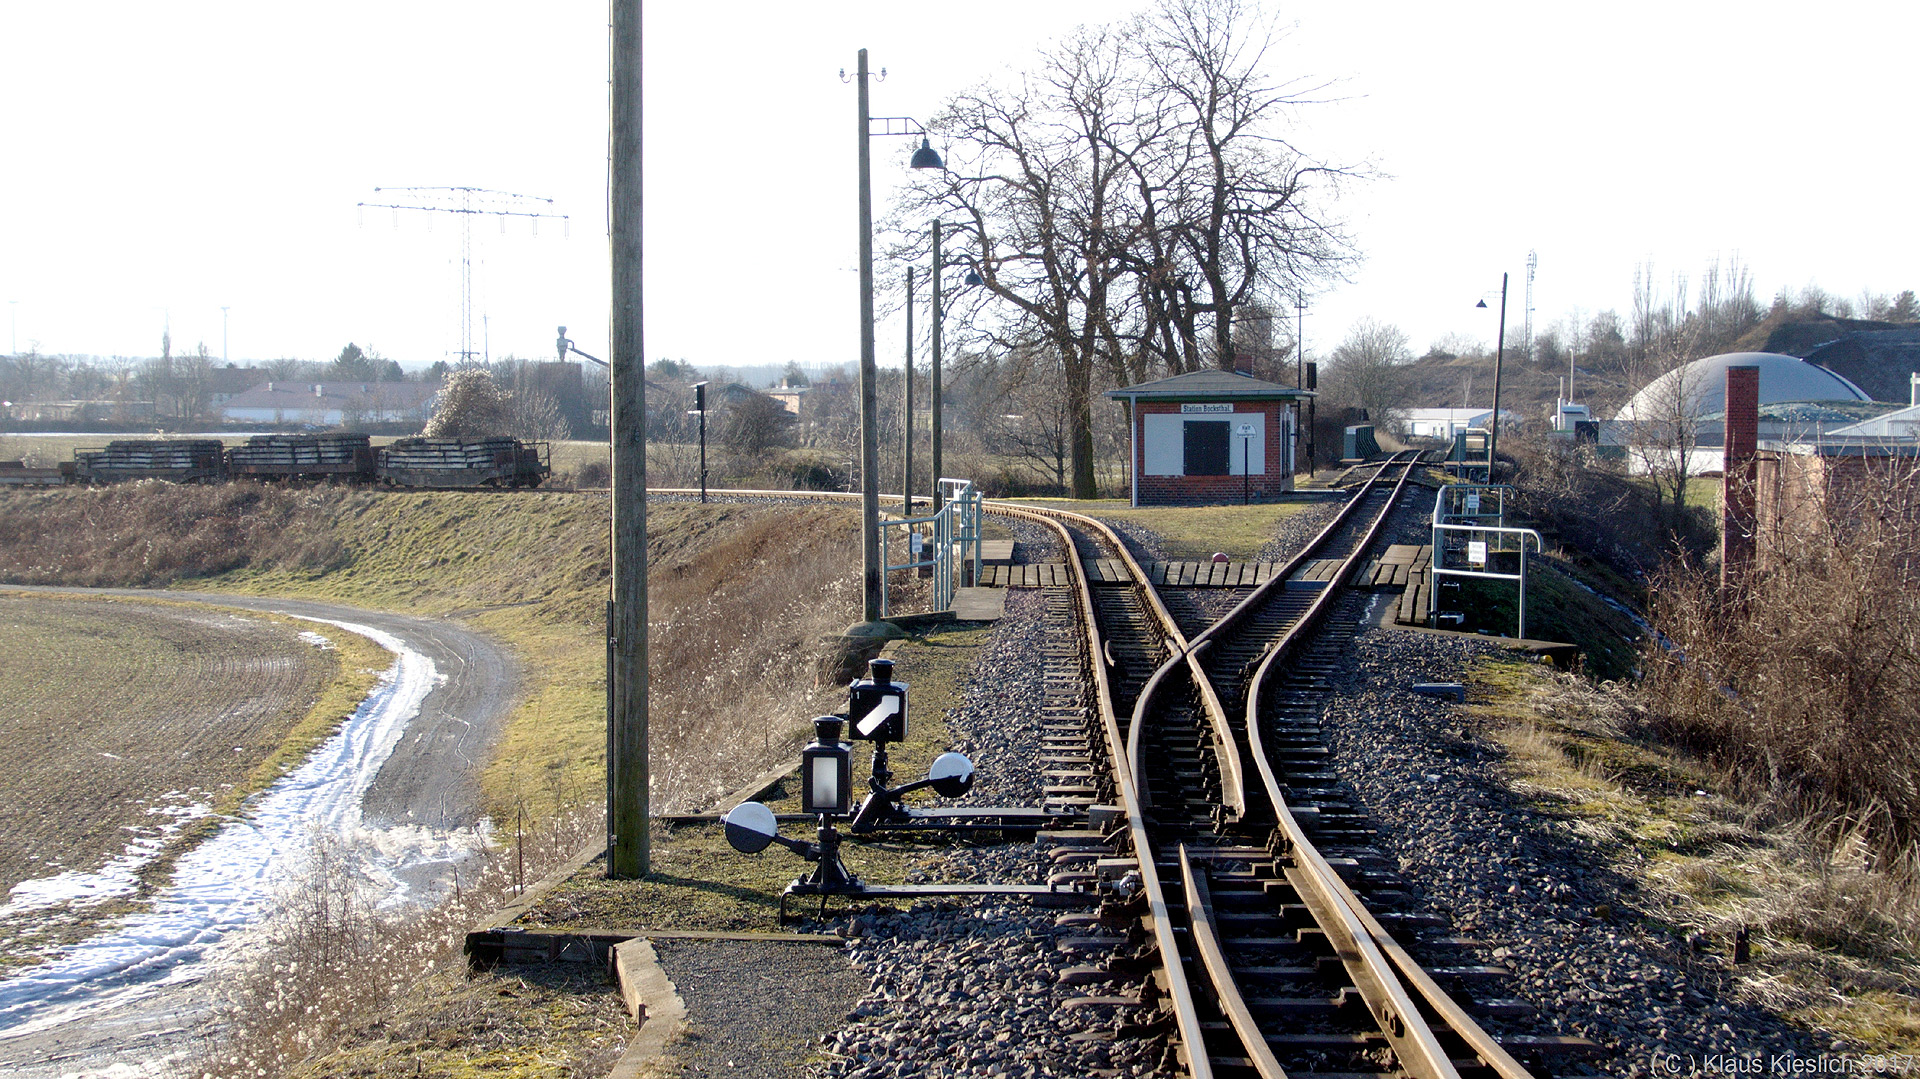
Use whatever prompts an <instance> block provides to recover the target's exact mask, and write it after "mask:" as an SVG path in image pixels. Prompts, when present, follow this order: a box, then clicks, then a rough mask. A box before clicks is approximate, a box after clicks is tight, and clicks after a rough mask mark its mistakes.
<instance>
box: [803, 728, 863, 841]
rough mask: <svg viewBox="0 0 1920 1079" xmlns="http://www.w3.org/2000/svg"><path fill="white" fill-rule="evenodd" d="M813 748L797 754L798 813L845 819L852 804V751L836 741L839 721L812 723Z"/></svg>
mask: <svg viewBox="0 0 1920 1079" xmlns="http://www.w3.org/2000/svg"><path fill="white" fill-rule="evenodd" d="M813 736H814V740H813V744H811V745H809V746H807V747H806V748H805V749H802V750H801V751H800V811H801V812H802V813H812V814H816V815H817V814H821V813H825V814H827V815H829V816H836V817H837V816H845V815H846V812H847V809H848V807H849V806H851V805H852V804H853V747H852V746H850V745H848V744H846V743H845V742H842V741H841V740H840V717H839V716H821V717H820V718H818V719H816V720H814V721H813Z"/></svg>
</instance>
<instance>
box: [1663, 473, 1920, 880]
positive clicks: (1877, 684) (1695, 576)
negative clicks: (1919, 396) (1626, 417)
mask: <svg viewBox="0 0 1920 1079" xmlns="http://www.w3.org/2000/svg"><path fill="white" fill-rule="evenodd" d="M1898 497H1900V492H1899V490H1898V488H1897V487H1893V486H1889V485H1868V486H1864V487H1861V488H1858V489H1855V490H1852V491H1850V492H1848V493H1847V494H1846V495H1845V496H1844V497H1842V496H1839V495H1834V494H1832V493H1829V497H1828V500H1827V501H1826V503H1825V504H1824V505H1823V506H1822V511H1821V512H1820V513H1819V514H1818V515H1817V520H1816V521H1815V522H1814V523H1812V524H1811V525H1810V526H1809V525H1807V524H1806V523H1804V522H1803V523H1802V525H1801V526H1800V527H1798V528H1797V530H1796V532H1795V534H1794V535H1793V536H1792V537H1791V539H1790V540H1788V539H1784V538H1783V539H1782V540H1780V541H1778V542H1775V543H1773V544H1770V545H1768V549H1769V552H1770V557H1769V559H1768V561H1767V563H1766V567H1765V569H1764V570H1763V571H1757V572H1755V573H1753V574H1752V575H1751V577H1750V579H1749V580H1748V581H1747V582H1746V583H1745V586H1744V587H1742V588H1739V589H1737V590H1735V591H1732V592H1726V591H1723V590H1722V589H1721V588H1720V586H1719V582H1718V579H1717V574H1715V573H1713V572H1710V571H1708V570H1706V569H1703V568H1702V567H1700V566H1699V565H1698V564H1697V563H1690V562H1689V563H1680V564H1676V565H1675V566H1673V567H1672V568H1670V569H1668V570H1667V571H1665V572H1664V573H1663V574H1661V575H1660V576H1659V578H1658V579H1657V581H1656V583H1655V585H1654V587H1653V588H1652V590H1651V591H1652V602H1651V612H1650V613H1651V616H1652V621H1653V625H1654V627H1655V628H1656V629H1657V630H1659V632H1660V634H1661V635H1662V637H1663V640H1661V641H1659V642H1658V643H1656V644H1653V645H1650V646H1649V647H1648V648H1647V650H1646V653H1645V656H1644V658H1643V667H1644V670H1645V672H1646V673H1645V678H1644V680H1643V684H1642V698H1643V701H1644V702H1645V704H1646V706H1647V708H1648V711H1649V714H1650V716H1651V717H1652V718H1651V721H1650V723H1651V725H1652V726H1653V727H1654V728H1655V729H1656V731H1657V732H1658V733H1659V734H1661V735H1663V736H1665V737H1667V738H1668V739H1671V740H1673V741H1675V742H1678V743H1680V744H1682V745H1684V746H1686V747H1688V748H1690V749H1692V750H1694V751H1696V752H1698V753H1700V754H1701V755H1703V756H1705V757H1706V758H1708V759H1709V760H1711V761H1713V762H1715V763H1717V764H1718V765H1720V766H1722V767H1723V768H1725V769H1726V770H1727V771H1729V772H1730V773H1732V774H1734V775H1735V776H1738V777H1740V778H1742V779H1744V780H1745V781H1746V782H1748V783H1750V784H1753V785H1755V786H1757V787H1759V788H1761V789H1762V790H1764V791H1765V792H1767V793H1768V795H1769V796H1770V797H1771V798H1772V799H1774V800H1775V801H1776V802H1778V803H1781V804H1783V805H1785V806H1787V807H1791V808H1795V809H1799V810H1802V811H1809V810H1811V811H1829V810H1831V811H1832V812H1834V813H1837V814H1838V815H1841V816H1844V817H1846V818H1850V819H1851V821H1853V822H1854V824H1855V825H1856V826H1858V827H1860V828H1863V829H1865V830H1866V832H1867V834H1869V835H1870V836H1872V838H1873V841H1874V843H1875V844H1876V845H1877V846H1878V847H1879V848H1880V849H1881V850H1882V851H1883V852H1891V851H1898V850H1905V849H1907V848H1909V847H1911V846H1912V845H1913V844H1914V842H1915V840H1916V839H1920V591H1916V589H1915V587H1914V585H1915V583H1916V581H1915V568H1916V566H1917V565H1920V562H1916V554H1920V542H1917V541H1916V536H1915V534H1914V529H1913V525H1912V524H1911V523H1910V522H1908V521H1907V520H1905V519H1904V516H1903V515H1902V514H1900V513H1898V512H1889V511H1888V506H1887V504H1886V503H1888V502H1889V500H1892V499H1897V498H1898Z"/></svg>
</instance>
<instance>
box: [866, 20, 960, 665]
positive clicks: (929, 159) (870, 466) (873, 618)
mask: <svg viewBox="0 0 1920 1079" xmlns="http://www.w3.org/2000/svg"><path fill="white" fill-rule="evenodd" d="M855 71H856V76H855V77H856V79H857V81H858V83H859V85H858V87H857V90H858V95H857V96H858V98H859V109H860V192H859V194H860V473H861V484H860V487H861V491H860V533H861V535H860V571H861V572H860V576H861V600H862V604H861V607H862V617H863V622H862V625H863V626H872V624H873V623H876V622H879V621H880V583H881V582H880V488H879V487H878V486H877V482H878V477H879V475H880V442H879V436H878V432H877V431H876V429H875V416H876V415H877V414H878V412H879V401H878V399H877V390H876V388H875V386H876V382H877V381H878V377H877V375H876V373H875V370H874V367H875V359H874V343H873V191H872V188H873V151H872V146H871V143H872V141H873V140H872V136H873V133H874V132H873V120H874V119H876V118H875V117H871V116H869V115H868V112H867V74H868V73H867V50H865V49H861V50H860V59H859V64H858V66H857V67H856V68H855ZM877 119H879V120H880V122H881V125H882V130H881V131H880V134H882V135H919V136H921V138H920V148H919V149H918V150H915V151H914V153H913V160H912V162H911V164H912V166H913V167H914V168H916V169H944V168H946V164H945V163H944V162H942V161H941V160H940V155H939V154H938V153H936V152H934V149H933V146H932V144H931V143H930V142H929V141H928V140H927V138H926V130H925V129H924V128H922V127H921V126H920V124H919V122H918V121H916V120H914V119H912V118H911V117H906V116H882V117H878V118H877ZM896 124H898V125H899V126H900V129H899V130H897V131H896V130H894V128H895V125H896ZM878 632H879V633H880V634H884V635H888V636H891V635H893V633H890V632H888V631H887V630H879V631H878ZM859 635H860V636H872V635H874V634H873V633H872V632H865V631H863V632H861V633H860V634H859Z"/></svg>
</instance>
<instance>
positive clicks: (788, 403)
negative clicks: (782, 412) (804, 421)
mask: <svg viewBox="0 0 1920 1079" xmlns="http://www.w3.org/2000/svg"><path fill="white" fill-rule="evenodd" d="M806 392H807V387H805V386H795V385H793V384H792V382H791V380H789V379H784V378H783V379H781V380H780V385H778V386H775V387H774V388H772V389H770V390H768V391H767V396H768V397H771V398H773V399H774V400H776V401H778V402H780V407H781V408H784V409H786V410H787V411H788V412H791V413H793V414H794V415H796V416H798V415H799V414H800V398H802V397H804V396H806Z"/></svg>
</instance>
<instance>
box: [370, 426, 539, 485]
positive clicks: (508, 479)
mask: <svg viewBox="0 0 1920 1079" xmlns="http://www.w3.org/2000/svg"><path fill="white" fill-rule="evenodd" d="M379 473H380V478H381V479H382V480H385V481H386V482H388V483H393V484H399V485H401V486H406V487H481V486H486V487H533V486H537V485H538V484H539V483H540V480H541V478H542V477H544V476H545V475H546V473H547V465H546V464H545V462H543V461H542V460H541V456H540V451H539V450H538V449H537V448H535V447H533V446H528V445H525V444H523V443H522V442H520V441H519V440H518V439H513V438H501V437H486V438H403V439H401V440H399V441H398V442H395V443H393V444H392V445H390V446H386V447H384V448H382V449H381V450H380V464H379Z"/></svg>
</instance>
